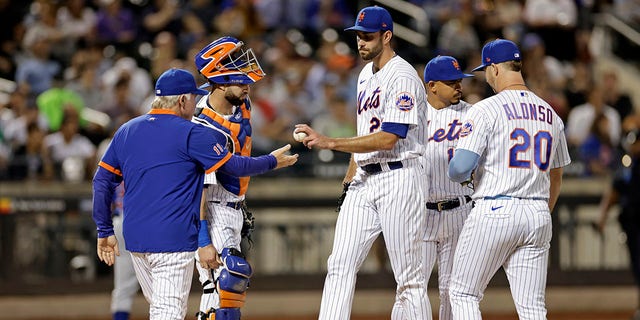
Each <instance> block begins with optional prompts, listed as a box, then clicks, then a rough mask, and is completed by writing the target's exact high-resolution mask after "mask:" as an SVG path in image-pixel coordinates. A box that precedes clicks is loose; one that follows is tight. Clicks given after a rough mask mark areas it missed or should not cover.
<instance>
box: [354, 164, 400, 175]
mask: <svg viewBox="0 0 640 320" xmlns="http://www.w3.org/2000/svg"><path fill="white" fill-rule="evenodd" d="M387 165H388V166H389V170H395V169H400V168H402V162H401V161H392V162H387ZM360 168H361V169H362V170H363V171H364V172H366V173H368V174H376V173H378V172H382V171H384V170H383V169H382V164H380V163H370V164H367V165H364V166H362V167H360Z"/></svg>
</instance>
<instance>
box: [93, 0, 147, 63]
mask: <svg viewBox="0 0 640 320" xmlns="http://www.w3.org/2000/svg"><path fill="white" fill-rule="evenodd" d="M97 2H98V3H99V4H100V8H99V9H98V12H97V17H96V19H97V21H96V40H97V41H98V43H100V44H102V45H114V46H115V47H116V48H117V49H118V50H123V51H124V52H127V53H129V54H133V52H134V42H135V40H136V37H137V36H138V26H137V23H136V16H135V15H134V13H133V11H131V10H130V9H129V8H126V7H124V6H123V5H122V0H97Z"/></svg>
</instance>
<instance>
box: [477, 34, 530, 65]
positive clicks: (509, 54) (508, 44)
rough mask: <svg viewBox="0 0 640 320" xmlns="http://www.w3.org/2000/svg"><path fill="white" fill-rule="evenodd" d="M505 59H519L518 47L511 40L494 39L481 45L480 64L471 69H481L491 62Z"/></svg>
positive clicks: (499, 61)
mask: <svg viewBox="0 0 640 320" xmlns="http://www.w3.org/2000/svg"><path fill="white" fill-rule="evenodd" d="M505 61H520V49H518V46H517V45H516V44H515V43H513V42H512V41H509V40H505V39H496V40H493V41H491V42H488V43H487V44H485V45H484V47H482V64H481V65H479V66H477V67H476V68H474V69H473V70H471V71H472V72H476V71H482V70H484V68H486V67H487V66H490V65H491V64H492V63H501V62H505Z"/></svg>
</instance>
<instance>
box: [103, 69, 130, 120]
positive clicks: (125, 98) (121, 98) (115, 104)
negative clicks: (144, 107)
mask: <svg viewBox="0 0 640 320" xmlns="http://www.w3.org/2000/svg"><path fill="white" fill-rule="evenodd" d="M132 96H133V95H132V94H131V76H130V75H129V74H128V73H123V74H121V75H120V78H118V80H117V81H116V84H115V86H114V87H113V92H112V93H111V94H110V97H109V99H105V103H104V104H103V105H101V106H100V110H102V111H103V112H105V113H106V114H108V115H109V117H110V118H111V120H112V121H113V122H115V123H122V121H121V120H122V119H131V118H133V117H136V116H138V115H139V113H138V108H139V105H138V104H136V102H137V101H134V99H132Z"/></svg>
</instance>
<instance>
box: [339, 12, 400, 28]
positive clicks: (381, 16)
mask: <svg viewBox="0 0 640 320" xmlns="http://www.w3.org/2000/svg"><path fill="white" fill-rule="evenodd" d="M381 30H382V31H387V30H390V31H391V32H393V20H392V19H391V14H389V11H387V10H386V9H385V8H382V7H378V6H373V7H366V8H364V9H362V10H360V12H359V13H358V17H357V18H356V24H355V25H354V26H353V27H350V28H346V29H344V31H362V32H378V31H381Z"/></svg>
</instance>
